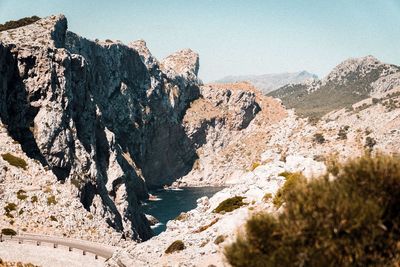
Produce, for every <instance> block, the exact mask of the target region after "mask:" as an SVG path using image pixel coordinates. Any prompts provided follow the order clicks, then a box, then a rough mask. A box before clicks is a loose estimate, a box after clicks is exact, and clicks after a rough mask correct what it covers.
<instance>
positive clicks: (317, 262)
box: [225, 154, 400, 267]
mask: <svg viewBox="0 0 400 267" xmlns="http://www.w3.org/2000/svg"><path fill="white" fill-rule="evenodd" d="M335 165H336V166H335V167H334V168H328V169H332V170H338V171H337V172H335V173H330V174H329V173H328V174H326V175H324V176H322V177H320V178H317V179H313V180H311V181H309V182H306V181H303V182H301V183H295V184H293V187H292V190H289V191H286V192H284V193H283V195H284V196H283V197H284V199H285V200H286V206H285V209H284V210H283V212H282V213H280V214H279V215H275V216H274V215H271V214H268V213H259V214H256V215H255V216H253V217H252V218H251V219H250V220H249V221H248V222H247V224H246V228H245V230H246V231H245V235H239V237H238V238H237V240H236V241H235V242H234V243H233V244H232V245H229V246H228V247H226V249H225V256H226V258H227V260H228V261H229V263H230V264H231V265H232V266H246V267H247V266H250V267H251V266H396V263H398V255H399V253H400V247H399V242H400V213H399V207H400V197H399V195H400V161H399V159H396V158H395V157H391V156H385V155H378V156H377V157H372V156H371V155H369V154H366V155H365V156H363V157H361V158H358V159H354V160H351V161H348V162H347V163H345V164H342V163H339V162H336V163H335ZM337 167H338V169H337ZM332 175H334V176H336V179H333V180H332V179H330V176H332Z"/></svg>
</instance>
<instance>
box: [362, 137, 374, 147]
mask: <svg viewBox="0 0 400 267" xmlns="http://www.w3.org/2000/svg"><path fill="white" fill-rule="evenodd" d="M375 145H376V141H375V139H374V138H372V137H370V136H367V138H365V145H364V146H365V147H366V148H368V149H369V150H372V149H373V148H374V146H375Z"/></svg>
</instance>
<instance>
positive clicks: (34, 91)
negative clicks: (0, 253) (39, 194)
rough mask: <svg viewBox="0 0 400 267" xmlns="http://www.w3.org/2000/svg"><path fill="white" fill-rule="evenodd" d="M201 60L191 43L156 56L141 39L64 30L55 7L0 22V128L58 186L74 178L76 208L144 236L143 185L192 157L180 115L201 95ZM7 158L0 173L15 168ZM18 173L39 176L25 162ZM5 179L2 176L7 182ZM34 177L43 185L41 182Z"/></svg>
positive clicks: (171, 174) (165, 178) (185, 167)
mask: <svg viewBox="0 0 400 267" xmlns="http://www.w3.org/2000/svg"><path fill="white" fill-rule="evenodd" d="M198 68H199V59H198V55H197V54H196V53H194V52H193V51H191V50H189V49H187V50H182V51H180V52H177V53H175V54H173V55H171V56H169V57H168V58H166V59H165V60H164V61H162V62H158V61H157V60H156V59H154V58H153V57H152V55H151V54H150V52H149V51H148V49H147V48H146V47H145V43H144V42H136V43H132V44H131V45H129V46H126V45H123V44H122V43H120V42H112V41H109V40H108V41H106V42H96V41H91V40H87V39H85V38H83V37H80V36H78V35H77V34H75V33H72V32H69V31H67V20H66V18H65V17H64V16H62V15H60V16H51V17H48V18H45V19H41V20H39V21H37V22H35V23H33V24H30V25H27V26H24V27H20V28H16V29H12V30H8V31H3V32H0V118H1V121H2V123H3V126H4V128H5V129H4V130H3V131H6V132H7V135H8V136H11V137H12V139H13V140H14V142H15V143H18V144H19V145H20V147H21V149H22V151H23V152H24V153H25V154H26V155H27V156H28V157H29V158H30V159H32V160H34V162H36V163H37V164H39V166H35V168H39V169H43V168H44V169H45V170H49V171H46V173H47V176H46V177H53V179H54V180H53V184H54V183H56V181H58V183H57V184H58V185H57V186H56V187H57V188H59V189H57V190H60V191H65V190H67V189H65V188H69V187H70V186H67V185H62V184H63V183H66V184H68V185H71V184H72V185H73V186H74V187H76V188H77V190H73V191H71V194H70V196H69V197H67V196H65V197H66V199H68V201H71V202H74V201H75V200H76V201H78V203H79V202H80V203H81V207H80V208H78V206H79V204H77V205H78V206H76V209H78V210H81V211H84V210H86V211H85V212H84V213H83V214H85V213H86V212H90V213H91V214H97V215H98V218H101V217H102V218H103V221H104V222H106V223H107V225H108V226H109V227H111V229H113V231H115V230H116V231H117V232H118V233H119V235H120V237H121V236H122V237H125V238H133V239H136V240H140V239H141V240H145V239H148V238H149V237H150V236H151V235H152V233H151V230H150V227H149V223H148V221H147V220H146V218H145V216H144V214H143V213H142V212H141V209H140V200H141V199H145V198H147V197H148V193H147V189H148V188H149V187H152V186H159V185H163V184H168V183H171V182H172V181H174V179H176V178H177V177H180V176H183V175H184V174H186V173H187V172H188V171H189V170H190V169H191V166H192V164H193V162H194V160H195V158H196V152H195V149H194V147H193V145H192V143H191V142H190V140H189V138H187V136H186V134H185V131H184V128H183V126H182V124H181V121H182V118H183V115H184V113H185V110H186V108H187V107H188V105H189V103H190V102H191V101H192V100H193V99H196V98H197V97H198V95H199V80H198V79H197V71H198ZM8 142H9V141H8ZM11 149H12V147H7V146H4V147H3V146H2V151H1V152H2V153H8V152H12V151H10V150H11ZM18 155H19V156H21V155H22V154H20V153H18ZM23 158H25V157H23ZM2 165H7V163H6V162H5V161H2ZM31 166H32V165H31V164H29V165H28V168H30V167H31ZM14 168H15V167H13V166H11V167H10V168H9V169H8V168H7V170H6V169H3V170H2V175H3V176H6V177H9V176H10V175H11V176H12V174H10V173H9V172H10V169H14ZM12 172H13V170H12ZM18 177H19V178H18V179H25V180H26V181H28V183H31V184H35V183H36V182H35V179H38V181H41V180H40V178H38V177H35V176H33V173H31V172H30V171H29V170H28V171H26V172H22V173H21V172H20V173H19V176H18ZM18 179H17V180H16V181H14V182H15V183H18ZM11 180H12V179H6V180H3V184H2V187H3V190H4V191H7V190H8V189H7V188H9V187H10V185H9V184H8V183H6V184H4V183H5V182H12V181H11ZM45 180H46V179H43V183H46V182H45ZM47 182H48V183H51V182H50V181H47ZM36 186H39V187H40V189H37V190H43V186H44V185H42V182H37V184H36ZM61 188H63V189H61ZM17 189H18V188H15V190H17ZM21 189H23V188H21ZM13 190H14V188H13ZM68 190H69V189H68ZM4 191H3V192H4ZM2 194H4V193H2ZM13 194H15V192H13ZM66 195H68V194H66ZM29 197H30V195H29ZM1 199H2V201H3V200H4V197H3V196H2V197H1ZM9 200H10V201H11V199H9ZM7 201H8V200H7ZM4 204H5V203H4ZM76 213H77V214H82V213H81V212H78V211H76ZM48 215H50V214H48ZM79 216H80V215H79ZM7 221H8V220H4V221H2V223H3V222H7ZM72 223H73V222H72ZM59 225H62V222H60V223H59ZM46 226H47V225H46ZM75 226H76V227H78V225H76V224H75ZM67 229H68V228H67ZM28 230H31V229H30V228H29V229H28ZM66 231H67V233H65V234H71V233H72V232H68V230H66Z"/></svg>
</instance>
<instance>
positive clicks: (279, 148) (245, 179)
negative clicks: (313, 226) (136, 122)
mask: <svg viewBox="0 0 400 267" xmlns="http://www.w3.org/2000/svg"><path fill="white" fill-rule="evenodd" d="M216 86H217V85H213V86H210V88H214V89H215V88H216ZM237 86H238V87H241V88H242V90H245V88H246V87H245V85H244V84H241V85H238V84H237ZM219 87H220V86H219ZM231 87H233V86H232V85H231ZM220 88H221V87H220ZM203 90H204V88H203ZM373 99H376V100H373ZM260 106H262V105H260ZM276 108H277V107H275V109H276ZM207 111H211V108H210V107H209V108H208V109H207ZM271 112H272V111H271ZM260 113H261V111H260V112H259V113H258V115H256V119H257V117H258V116H259V115H261V114H260ZM205 114H210V113H208V112H207V113H205ZM212 114H214V113H212ZM270 115H271V114H270ZM210 117H211V116H210ZM256 119H254V120H256ZM399 125H400V87H397V88H393V89H391V90H389V91H387V92H386V93H385V94H382V95H381V96H380V97H379V98H368V99H366V100H363V101H361V102H358V103H356V104H354V105H353V109H352V110H346V109H340V110H335V111H333V112H331V113H329V114H327V115H326V116H324V117H323V118H322V119H321V120H319V121H318V122H316V123H315V122H310V121H309V120H308V119H306V118H301V117H298V116H296V115H295V113H294V112H293V111H288V112H285V115H284V116H282V117H280V119H279V120H278V121H276V122H275V123H272V124H270V125H269V126H267V127H264V128H263V129H265V132H267V133H268V134H264V135H263V136H262V138H260V139H253V142H252V143H249V144H248V146H249V147H250V148H246V146H245V144H246V143H245V142H244V143H237V144H239V145H241V146H240V149H238V151H236V152H235V154H234V155H237V156H236V157H238V155H241V156H243V157H246V156H245V155H246V152H242V150H241V149H248V150H244V151H249V150H251V149H252V148H254V149H255V151H257V152H256V153H259V155H258V161H257V162H254V164H252V166H251V168H248V169H247V170H242V172H241V173H237V172H235V173H231V174H230V175H228V176H229V177H230V178H227V180H226V181H228V182H229V184H227V186H226V188H225V189H223V190H222V191H220V192H218V193H216V194H215V195H214V196H212V197H211V198H207V197H203V198H201V199H198V200H197V207H196V209H193V210H191V211H189V212H186V213H182V214H181V215H180V216H178V217H177V218H176V219H174V220H171V221H169V222H168V224H167V230H166V231H165V232H163V233H161V234H160V235H158V236H156V237H154V238H152V239H150V240H149V241H147V242H144V243H140V244H133V245H131V246H129V247H128V248H126V249H124V250H122V251H119V252H117V253H116V254H114V256H113V258H112V259H110V260H109V261H108V263H107V264H108V266H113V267H114V266H131V265H133V266H136V265H137V266H193V267H194V266H218V267H219V266H221V267H222V266H230V265H229V264H228V263H227V260H226V258H225V256H224V249H225V247H226V246H227V245H229V244H231V243H232V241H234V240H235V238H236V237H237V235H238V234H239V233H243V231H244V229H243V227H244V224H245V222H246V220H247V219H249V218H251V216H253V215H255V214H258V213H259V212H269V213H272V214H277V213H280V212H282V209H284V206H280V207H279V206H277V205H275V204H274V202H275V199H276V197H277V196H279V188H281V187H282V186H283V185H284V184H285V181H286V180H287V177H286V176H287V175H288V174H292V173H302V174H303V175H304V176H306V177H307V178H308V179H312V178H313V177H317V176H319V175H321V174H323V173H325V171H326V162H327V160H329V159H330V158H331V157H332V156H337V157H338V158H339V160H346V159H349V158H353V157H357V156H360V155H362V154H364V153H365V151H366V150H367V151H371V152H372V153H375V152H376V151H381V152H385V153H388V154H392V155H397V156H399V155H400V154H399V146H398V144H399V142H400V131H399ZM253 126H254V125H253ZM253 126H250V127H253ZM220 129H221V128H220ZM249 129H254V128H249ZM259 130H260V131H261V129H259ZM222 132H223V131H222ZM235 137H236V136H235V135H233V139H234V138H235ZM240 138H243V136H241V137H240ZM240 138H239V139H240ZM244 140H245V139H244ZM233 142H234V141H233ZM233 144H235V143H233ZM257 145H260V146H261V147H262V148H260V149H257ZM234 146H236V145H234ZM221 150H223V149H221ZM216 153H217V155H219V154H218V150H217V152H216ZM206 158H207V157H204V159H206ZM200 159H202V158H201V157H200ZM204 159H203V160H204ZM246 160H247V161H248V160H249V159H248V158H246ZM226 165H228V166H230V167H229V168H231V169H232V168H234V166H235V164H232V165H229V162H228V163H226ZM207 166H208V168H209V169H212V168H214V169H218V168H221V169H222V170H223V171H227V169H228V168H226V169H225V168H224V166H223V165H222V166H221V165H212V163H210V165H207ZM220 166H221V167H220ZM192 172H193V171H192ZM215 173H218V172H217V171H215ZM189 175H190V174H189ZM194 177H195V176H194ZM211 177H215V179H218V178H217V177H218V176H214V175H211ZM209 180H210V181H212V178H209ZM234 199H235V202H233V200H234ZM226 201H230V202H226ZM224 202H225V208H228V207H230V208H231V209H227V210H225V211H222V212H220V211H218V209H216V208H217V207H219V206H221V205H222V204H223V203H224ZM228 203H230V204H228ZM233 203H234V204H233ZM232 206H233V207H232ZM176 244H180V246H177V245H176ZM171 246H172V247H174V248H175V250H172V252H171V249H168V248H170V247H171Z"/></svg>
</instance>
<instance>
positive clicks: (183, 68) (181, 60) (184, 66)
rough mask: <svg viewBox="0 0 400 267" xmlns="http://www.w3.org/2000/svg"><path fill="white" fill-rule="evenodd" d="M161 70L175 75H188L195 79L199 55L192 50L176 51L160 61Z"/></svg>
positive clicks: (198, 65)
mask: <svg viewBox="0 0 400 267" xmlns="http://www.w3.org/2000/svg"><path fill="white" fill-rule="evenodd" d="M161 65H162V66H163V69H164V70H166V71H167V72H171V71H172V72H174V73H175V74H178V75H179V74H182V75H185V74H189V75H191V74H192V75H194V76H196V77H197V74H198V72H199V67H200V64H199V54H197V53H196V52H194V51H193V50H191V49H189V48H186V49H182V50H180V51H177V52H175V53H173V54H171V55H169V56H168V57H166V58H164V59H163V60H162V61H161Z"/></svg>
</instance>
